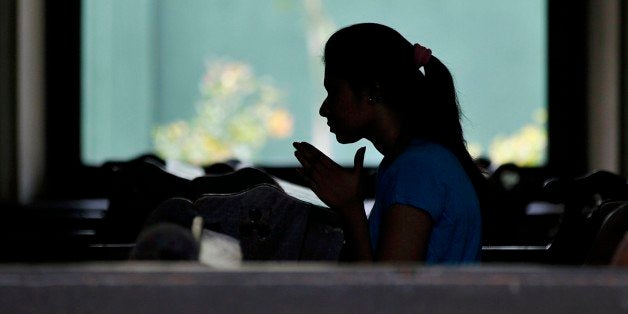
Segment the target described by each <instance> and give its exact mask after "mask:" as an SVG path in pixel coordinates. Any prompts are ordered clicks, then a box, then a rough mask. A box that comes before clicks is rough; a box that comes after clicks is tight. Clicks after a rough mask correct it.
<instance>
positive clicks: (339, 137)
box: [336, 133, 361, 144]
mask: <svg viewBox="0 0 628 314" xmlns="http://www.w3.org/2000/svg"><path fill="white" fill-rule="evenodd" d="M360 139H361V138H360V137H356V136H347V135H343V134H338V133H336V141H337V142H338V143H340V144H353V143H355V142H357V141H359V140H360Z"/></svg>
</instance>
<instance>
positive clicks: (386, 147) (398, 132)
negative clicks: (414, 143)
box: [367, 110, 409, 157]
mask: <svg viewBox="0 0 628 314" xmlns="http://www.w3.org/2000/svg"><path fill="white" fill-rule="evenodd" d="M372 130H373V132H372V134H371V135H370V136H369V137H368V138H367V139H368V140H369V141H371V143H373V146H375V148H376V149H377V150H378V151H379V152H380V153H381V154H382V155H384V157H388V156H392V155H396V154H397V153H399V150H400V149H402V148H403V147H404V146H405V144H407V142H408V140H409V139H408V138H407V136H405V135H404V132H402V127H401V119H399V118H398V117H397V116H396V115H394V114H392V113H391V112H390V111H388V110H386V111H384V112H381V115H380V116H379V119H377V120H376V125H375V127H374V128H372Z"/></svg>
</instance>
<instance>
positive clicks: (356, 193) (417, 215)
mask: <svg viewBox="0 0 628 314" xmlns="http://www.w3.org/2000/svg"><path fill="white" fill-rule="evenodd" d="M293 145H294V147H295V149H296V151H295V156H296V157H297V159H298V160H299V162H300V163H301V165H302V166H303V169H301V170H300V172H301V174H302V175H303V177H304V178H305V179H306V180H307V181H308V183H309V184H310V187H311V188H312V191H314V193H316V195H317V196H318V197H319V198H320V199H321V200H322V201H323V202H325V204H327V205H328V206H329V207H330V208H333V209H335V210H337V211H338V212H339V213H340V215H341V217H342V218H343V220H344V222H345V238H346V241H347V246H348V248H349V250H350V253H351V256H352V257H353V258H354V259H355V260H358V261H373V260H383V261H393V260H395V261H416V260H422V259H423V258H424V257H425V253H426V249H427V243H428V240H429V234H430V232H431V229H432V220H431V217H430V216H429V214H427V212H425V211H423V210H420V209H417V208H414V207H411V206H407V205H393V206H392V207H391V208H390V209H389V210H388V211H387V214H386V215H385V217H383V219H384V220H383V221H382V227H381V228H382V229H381V232H380V239H379V244H378V252H372V250H371V245H370V235H369V227H368V222H367V218H366V213H365V211H364V203H363V202H364V197H363V195H364V187H363V186H362V182H363V180H362V178H361V173H362V167H363V163H364V151H365V148H364V147H363V148H360V149H359V150H358V151H357V152H356V155H355V160H354V167H353V169H345V168H343V167H341V166H340V165H338V164H337V163H335V162H334V161H332V160H331V159H330V158H329V157H327V156H326V155H325V154H323V153H322V152H320V151H319V150H318V149H316V148H315V147H314V146H312V145H310V144H308V143H294V144H293Z"/></svg>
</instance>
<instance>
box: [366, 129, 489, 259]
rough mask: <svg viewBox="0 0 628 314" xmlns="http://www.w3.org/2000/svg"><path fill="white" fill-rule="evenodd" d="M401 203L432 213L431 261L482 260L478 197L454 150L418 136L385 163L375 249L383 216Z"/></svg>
mask: <svg viewBox="0 0 628 314" xmlns="http://www.w3.org/2000/svg"><path fill="white" fill-rule="evenodd" d="M395 204H399V205H408V206H412V207H415V208H420V209H422V210H424V211H426V212H427V213H428V214H429V215H430V216H431V217H432V221H433V224H432V232H431V234H430V238H429V243H428V247H427V255H426V258H425V263H426V264H435V263H465V262H475V261H479V259H480V252H481V233H482V219H481V214H480V205H479V201H478V197H477V194H476V193H475V189H474V187H473V184H472V183H471V180H470V179H469V177H468V176H467V174H466V172H465V171H464V169H463V168H462V165H461V164H460V162H459V161H458V159H457V158H456V156H455V155H454V154H453V153H452V152H451V151H449V150H448V149H446V148H445V147H443V146H442V145H439V144H435V143H431V142H427V141H423V140H418V139H416V140H413V141H412V142H411V143H410V144H409V145H408V146H407V147H406V148H405V150H404V151H403V152H402V153H401V154H399V155H398V156H397V157H396V158H395V159H394V160H392V161H388V160H386V159H384V160H383V161H382V163H381V164H380V166H379V169H378V173H377V190H376V195H375V204H374V205H373V209H372V210H371V213H370V215H369V229H370V234H371V246H372V247H373V249H374V250H375V249H376V247H377V243H378V239H379V231H380V228H381V222H382V218H383V217H384V215H385V212H386V211H387V210H388V209H390V207H391V206H392V205H395Z"/></svg>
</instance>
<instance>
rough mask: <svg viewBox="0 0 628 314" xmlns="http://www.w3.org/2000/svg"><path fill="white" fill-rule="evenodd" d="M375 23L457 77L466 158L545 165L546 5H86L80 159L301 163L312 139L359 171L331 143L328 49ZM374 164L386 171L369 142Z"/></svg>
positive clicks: (87, 1) (305, 0)
mask: <svg viewBox="0 0 628 314" xmlns="http://www.w3.org/2000/svg"><path fill="white" fill-rule="evenodd" d="M365 21H371V22H379V23H383V24H386V25H389V26H392V27H393V28H395V29H397V30H399V31H400V32H401V33H402V34H403V35H404V36H405V37H406V38H408V39H409V40H414V41H418V42H420V43H421V44H424V45H425V46H428V47H430V48H432V50H433V51H434V54H435V55H437V56H439V58H440V59H441V60H443V61H444V62H445V63H446V64H447V65H448V66H449V68H450V70H451V72H452V74H453V76H454V80H455V82H456V84H457V88H458V93H459V94H458V96H459V100H460V102H461V105H462V110H463V113H464V118H463V126H464V130H465V134H466V138H467V142H468V144H469V148H470V150H471V152H472V154H474V155H475V156H485V157H488V158H490V159H491V160H493V161H494V162H495V163H497V164H501V163H505V162H516V163H518V164H520V165H524V166H540V165H543V164H544V163H545V161H546V159H547V128H546V116H547V114H546V112H547V85H548V84H547V61H548V60H547V55H548V53H547V38H546V36H547V34H546V33H547V8H546V1H541V0H535V1H488V0H483V1H473V2H472V3H471V2H469V1H462V0H447V1H429V0H420V1H417V0H395V1H385V2H383V1H357V0H355V1H332V0H302V1H297V0H272V1H245V0H231V1H217V0H214V1H207V0H187V1H185V2H179V1H167V0H162V1H149V0H132V1H130V0H115V1H98V0H84V1H83V4H82V38H81V44H82V66H81V67H82V74H81V80H82V100H81V108H82V110H81V112H82V117H81V144H82V145H81V147H82V148H81V156H82V160H83V162H84V163H87V164H92V165H96V164H99V163H102V162H104V161H106V160H111V159H128V158H132V157H134V156H137V155H139V154H142V153H146V152H149V151H156V152H157V153H158V154H161V155H162V156H163V157H166V158H178V159H182V160H184V161H188V162H192V163H197V164H206V163H211V162H214V161H220V160H221V159H225V158H238V159H242V160H244V161H249V162H253V163H256V164H262V165H270V166H277V165H296V164H297V162H296V160H295V159H294V157H293V155H292V151H293V150H292V146H291V142H292V141H295V140H299V141H301V140H304V141H310V142H312V143H314V144H315V145H317V146H318V147H320V148H322V149H323V150H325V151H326V152H328V153H329V154H330V155H331V156H332V157H333V158H334V159H336V160H338V161H339V162H341V163H344V164H351V163H352V160H353V154H354V152H355V150H356V149H357V147H359V146H363V145H367V144H366V143H356V144H354V145H340V144H337V143H335V141H334V138H333V137H332V136H331V135H330V134H329V132H328V129H327V127H326V125H325V121H324V119H322V118H320V117H319V116H318V113H317V112H318V107H319V105H320V102H321V101H322V99H323V98H324V89H323V86H322V76H323V65H322V63H321V54H322V48H323V45H324V42H325V40H326V39H327V38H328V36H329V35H330V34H331V33H332V32H333V31H335V30H336V29H338V28H340V27H342V26H346V25H350V24H353V23H358V22H365ZM367 147H368V148H367V156H366V163H367V164H368V165H371V166H374V165H376V164H377V163H378V162H379V159H380V157H381V156H379V155H378V154H377V152H376V150H375V149H374V148H373V147H372V146H370V145H367Z"/></svg>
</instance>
